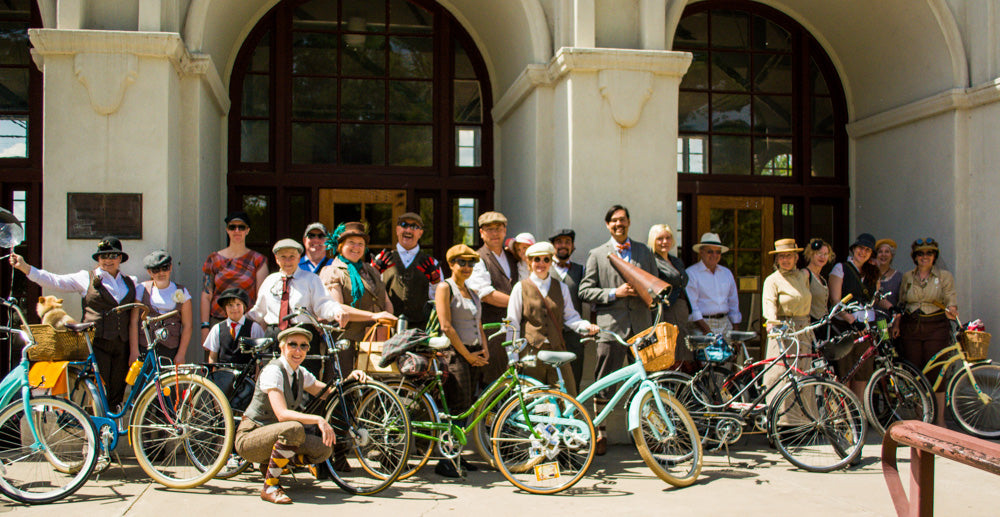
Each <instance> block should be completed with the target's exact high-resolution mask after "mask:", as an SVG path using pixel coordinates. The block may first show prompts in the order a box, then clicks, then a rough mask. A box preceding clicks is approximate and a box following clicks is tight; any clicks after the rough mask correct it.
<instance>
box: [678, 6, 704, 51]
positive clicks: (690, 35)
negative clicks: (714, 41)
mask: <svg viewBox="0 0 1000 517" xmlns="http://www.w3.org/2000/svg"><path fill="white" fill-rule="evenodd" d="M674 45H675V46H678V47H705V46H707V45H708V13H707V12H700V13H697V14H692V15H691V16H685V17H684V18H682V19H681V21H680V23H679V24H677V31H676V33H675V34H674Z"/></svg>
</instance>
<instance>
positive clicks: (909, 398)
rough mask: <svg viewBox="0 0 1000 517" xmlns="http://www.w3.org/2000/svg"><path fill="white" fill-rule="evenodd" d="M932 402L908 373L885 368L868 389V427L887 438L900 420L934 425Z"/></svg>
mask: <svg viewBox="0 0 1000 517" xmlns="http://www.w3.org/2000/svg"><path fill="white" fill-rule="evenodd" d="M932 399H933V398H932V397H930V396H928V395H927V393H925V392H924V389H923V386H922V385H921V384H920V381H918V380H916V379H914V378H913V376H912V375H910V374H909V373H908V372H907V371H906V370H905V369H902V368H900V369H895V368H891V369H890V368H881V369H879V370H877V371H876V372H875V373H873V374H872V376H871V379H869V380H868V384H866V385H865V392H864V399H863V400H862V402H863V403H864V409H865V417H867V418H868V424H869V425H870V426H871V427H872V429H875V430H876V431H878V434H879V436H884V435H885V430H886V429H887V428H888V427H889V424H891V423H893V422H896V421H899V420H921V421H923V422H927V423H931V422H933V421H934V403H933V402H932Z"/></svg>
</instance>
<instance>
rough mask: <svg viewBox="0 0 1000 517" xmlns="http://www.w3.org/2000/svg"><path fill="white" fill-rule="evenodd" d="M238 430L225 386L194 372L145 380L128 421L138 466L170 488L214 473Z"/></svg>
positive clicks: (191, 484)
mask: <svg viewBox="0 0 1000 517" xmlns="http://www.w3.org/2000/svg"><path fill="white" fill-rule="evenodd" d="M158 394H162V395H163V397H162V400H163V406H161V404H160V400H161V398H160V397H159V396H158ZM171 422H173V423H171ZM235 433H236V427H235V425H234V423H233V414H232V410H231V409H230V407H229V401H227V400H226V396H225V395H224V394H223V393H222V390H220V389H219V388H218V386H216V385H215V384H214V383H212V382H211V381H208V380H206V379H205V378H204V377H201V376H199V375H192V374H183V375H173V374H168V375H164V376H163V377H161V378H160V380H159V382H151V383H149V384H148V385H146V387H145V388H143V390H142V392H141V393H140V394H139V398H138V402H136V405H135V408H133V410H132V421H131V423H130V425H129V439H130V440H131V442H132V450H133V451H134V452H135V459H136V461H137V462H138V463H139V466H140V467H141V468H142V470H143V471H145V472H146V474H147V475H148V476H149V477H150V478H152V479H153V480H154V481H156V482H157V483H160V484H161V485H164V486H166V487H170V488H194V487H196V486H200V485H202V484H204V483H205V482H207V481H208V480H210V479H212V478H213V477H215V475H216V474H218V473H219V471H220V470H222V468H223V467H224V466H225V465H226V462H227V461H228V460H229V455H230V453H231V452H232V450H233V436H234V435H235Z"/></svg>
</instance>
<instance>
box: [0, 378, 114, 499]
mask: <svg viewBox="0 0 1000 517" xmlns="http://www.w3.org/2000/svg"><path fill="white" fill-rule="evenodd" d="M30 404H31V409H30V411H31V413H30V415H25V413H24V403H23V402H22V401H21V399H20V398H19V397H18V398H17V399H16V400H15V402H13V403H11V404H9V405H8V406H7V407H6V408H4V409H3V411H0V492H3V494H4V495H6V496H7V497H9V498H11V499H13V500H15V501H18V502H21V503H27V504H42V503H51V502H53V501H56V500H59V499H62V498H63V497H66V496H67V495H70V494H72V493H73V492H76V491H77V490H78V489H79V488H80V487H81V486H83V484H84V483H85V482H86V481H87V477H88V476H90V473H91V472H93V470H94V465H95V464H96V462H97V432H96V431H95V430H94V425H93V423H91V421H90V419H89V418H88V417H87V415H86V414H85V413H84V412H83V411H81V410H80V408H79V407H77V406H76V405H75V404H73V403H71V402H68V401H66V400H63V399H56V398H51V397H33V398H32V399H31V403H30ZM29 419H30V420H31V424H32V425H33V426H34V428H35V431H36V432H37V433H38V439H39V441H40V442H41V445H42V446H41V447H37V448H36V447H35V439H34V437H33V436H32V434H31V429H30V428H29ZM57 465H58V466H59V467H60V468H56V466H57Z"/></svg>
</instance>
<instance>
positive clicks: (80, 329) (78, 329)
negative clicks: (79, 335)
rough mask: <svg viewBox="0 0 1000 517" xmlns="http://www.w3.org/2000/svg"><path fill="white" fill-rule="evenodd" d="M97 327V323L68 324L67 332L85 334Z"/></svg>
mask: <svg viewBox="0 0 1000 517" xmlns="http://www.w3.org/2000/svg"><path fill="white" fill-rule="evenodd" d="M94 325H96V323H95V322H93V321H89V322H87V323H67V324H66V330H71V331H73V332H83V331H85V330H87V329H89V328H91V327H93V326H94Z"/></svg>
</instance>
